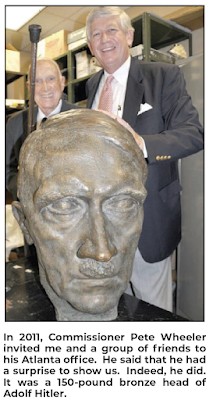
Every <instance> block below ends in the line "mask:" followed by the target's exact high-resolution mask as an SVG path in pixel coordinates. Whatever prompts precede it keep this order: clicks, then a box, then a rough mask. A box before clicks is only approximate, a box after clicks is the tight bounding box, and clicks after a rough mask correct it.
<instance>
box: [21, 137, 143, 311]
mask: <svg viewBox="0 0 213 400" xmlns="http://www.w3.org/2000/svg"><path fill="white" fill-rule="evenodd" d="M34 179H36V182H39V184H38V187H37V190H36V192H35V193H32V201H31V202H29V204H27V208H26V210H25V214H26V217H27V220H28V230H29V232H30V235H31V237H32V239H33V241H34V243H35V246H36V249H37V254H38V259H39V264H40V266H42V268H43V269H44V270H45V271H46V275H47V280H48V281H49V283H50V286H51V287H52V288H53V290H54V291H55V292H56V293H57V294H58V295H59V296H60V297H61V298H63V299H65V300H66V301H67V302H69V303H70V304H71V305H72V306H73V307H74V308H76V309H77V310H80V311H83V312H87V313H100V312H105V311H108V310H110V309H112V308H113V307H114V306H116V305H117V304H118V301H119V299H120V296H121V294H122V293H123V292H124V291H125V288H126V286H127V284H128V282H129V279H130V276H131V272H132V264H133V259H134V254H135V251H136V248H137V244H138V239H139V235H140V232H141V228H142V221H143V206H142V204H143V201H144V197H145V190H144V186H143V184H142V172H141V171H140V168H139V167H138V169H137V171H136V166H135V163H134V162H133V161H132V159H130V158H129V156H127V155H126V154H124V153H123V151H121V149H120V148H116V147H114V146H112V144H109V143H107V144H106V143H104V142H103V140H102V139H101V140H100V138H96V137H95V139H94V138H93V141H92V142H91V143H90V142H89V141H87V142H85V139H84V140H81V139H80V138H79V140H78V141H77V142H75V143H73V144H72V148H70V149H66V150H64V151H61V150H60V151H59V152H58V153H57V152H56V153H55V152H54V154H48V152H47V154H45V155H44V157H42V160H41V161H39V162H38V163H36V165H35V169H34Z"/></svg>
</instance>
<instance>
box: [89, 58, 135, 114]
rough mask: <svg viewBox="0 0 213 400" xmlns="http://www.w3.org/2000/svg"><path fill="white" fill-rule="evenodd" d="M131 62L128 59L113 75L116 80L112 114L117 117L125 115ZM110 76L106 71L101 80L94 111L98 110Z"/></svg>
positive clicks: (113, 82)
mask: <svg viewBox="0 0 213 400" xmlns="http://www.w3.org/2000/svg"><path fill="white" fill-rule="evenodd" d="M130 61H131V58H130V57H128V59H127V60H126V61H125V63H124V64H123V65H122V66H121V67H120V68H118V69H117V71H115V72H114V73H113V76H114V79H113V81H112V90H113V106H112V113H113V114H115V115H116V116H118V117H120V118H122V115H123V108H124V100H125V94H126V85H127V79H128V75H129V68H130ZM108 76H109V74H108V73H107V72H106V71H104V74H103V76H102V78H101V81H100V84H99V86H98V90H97V92H96V95H95V98H94V101H93V104H92V109H97V108H98V104H99V99H100V94H101V91H102V88H103V86H104V83H105V80H106V79H107V77H108Z"/></svg>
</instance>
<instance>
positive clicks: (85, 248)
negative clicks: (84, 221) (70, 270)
mask: <svg viewBox="0 0 213 400" xmlns="http://www.w3.org/2000/svg"><path fill="white" fill-rule="evenodd" d="M107 225H108V224H107V221H106V220H105V218H104V215H103V213H102V211H101V209H100V207H95V206H94V207H93V208H91V209H90V211H89V219H88V229H87V234H86V235H85V239H84V242H83V244H82V245H81V246H80V248H79V250H78V253H77V255H78V257H79V258H92V259H94V260H96V261H102V262H107V261H109V260H110V259H111V258H112V257H113V256H114V255H116V254H117V249H116V247H115V245H114V244H113V242H112V238H111V237H110V233H109V230H108V229H107V228H108V227H107Z"/></svg>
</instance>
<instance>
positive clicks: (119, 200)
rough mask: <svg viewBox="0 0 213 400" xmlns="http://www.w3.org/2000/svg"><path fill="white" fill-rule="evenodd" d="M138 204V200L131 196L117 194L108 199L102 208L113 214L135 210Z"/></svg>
mask: <svg viewBox="0 0 213 400" xmlns="http://www.w3.org/2000/svg"><path fill="white" fill-rule="evenodd" d="M139 205H140V203H139V201H138V200H137V199H136V198H134V197H132V196H128V195H118V196H114V197H112V198H110V199H108V200H107V201H106V202H105V203H104V205H103V210H104V211H106V212H109V213H115V214H116V213H129V212H131V211H134V210H136V209H137V208H138V206H139Z"/></svg>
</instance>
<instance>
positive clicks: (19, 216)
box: [12, 201, 33, 244]
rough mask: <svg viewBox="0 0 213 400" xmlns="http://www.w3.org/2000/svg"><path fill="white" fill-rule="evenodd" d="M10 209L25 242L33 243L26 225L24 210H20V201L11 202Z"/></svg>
mask: <svg viewBox="0 0 213 400" xmlns="http://www.w3.org/2000/svg"><path fill="white" fill-rule="evenodd" d="M12 211H13V215H14V217H15V219H16V221H17V222H18V224H19V226H20V228H21V230H22V232H23V235H24V237H25V239H26V241H27V243H28V244H33V240H32V238H31V236H30V233H29V231H28V228H27V226H26V218H25V215H24V212H23V210H22V206H21V203H20V202H19V201H13V202H12Z"/></svg>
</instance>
